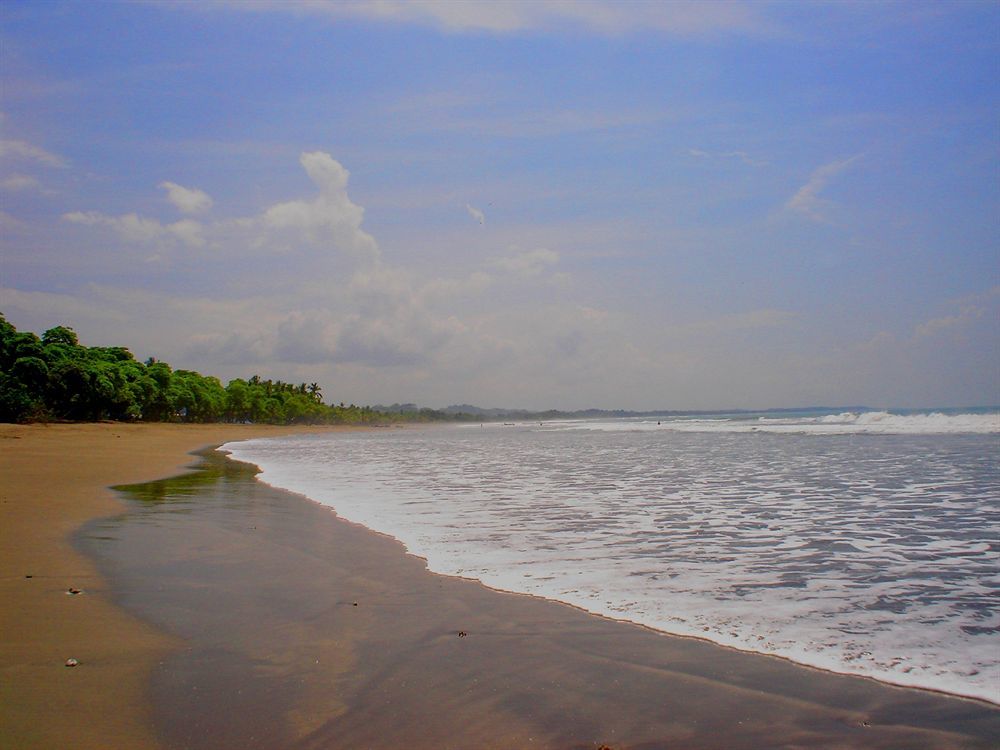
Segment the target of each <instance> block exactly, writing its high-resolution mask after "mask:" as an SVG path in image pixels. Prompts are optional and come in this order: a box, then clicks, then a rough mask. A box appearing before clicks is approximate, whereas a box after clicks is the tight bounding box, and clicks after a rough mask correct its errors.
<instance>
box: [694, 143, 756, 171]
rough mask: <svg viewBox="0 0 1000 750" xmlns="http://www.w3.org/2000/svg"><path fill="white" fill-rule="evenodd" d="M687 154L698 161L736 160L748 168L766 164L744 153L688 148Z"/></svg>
mask: <svg viewBox="0 0 1000 750" xmlns="http://www.w3.org/2000/svg"><path fill="white" fill-rule="evenodd" d="M688 153H689V154H690V155H691V156H694V157H695V158H698V159H713V160H714V159H737V160H739V161H741V162H743V163H744V164H746V165H747V166H748V167H766V166H767V165H768V162H767V161H766V160H764V159H757V158H755V157H753V156H750V154H748V153H747V152H746V151H703V150H702V149H700V148H689V149H688Z"/></svg>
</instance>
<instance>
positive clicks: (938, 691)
mask: <svg viewBox="0 0 1000 750" xmlns="http://www.w3.org/2000/svg"><path fill="white" fill-rule="evenodd" d="M214 450H216V451H218V452H219V453H221V454H223V455H225V456H226V460H228V461H232V462H234V463H241V464H246V465H248V466H252V467H253V468H254V469H255V470H256V471H257V472H260V471H261V467H260V466H258V465H257V464H255V463H254V462H252V461H246V460H242V459H236V458H232V457H230V455H229V452H228V451H226V450H225V448H224V446H223V445H220V446H216V447H215V448H214ZM256 481H258V482H260V483H262V484H264V485H266V486H267V487H270V488H272V489H274V490H276V491H278V492H283V493H287V494H289V495H294V496H296V497H300V498H302V499H304V500H306V501H308V502H310V503H313V504H315V505H317V506H319V507H320V508H323V509H324V510H326V511H328V512H330V513H332V514H333V515H334V517H335V518H337V519H338V520H339V521H341V522H343V523H346V524H349V525H351V526H355V527H357V528H359V529H361V530H363V531H365V532H367V533H369V534H373V535H375V536H379V537H383V538H385V539H388V540H391V541H392V542H394V543H397V544H399V545H400V546H401V547H402V548H403V551H404V553H405V554H406V555H407V556H408V557H412V558H414V559H415V560H419V561H420V562H421V564H422V565H424V567H426V568H427V571H428V572H429V573H431V574H432V575H435V576H440V577H442V578H449V579H453V580H457V581H465V582H468V583H472V584H475V585H478V586H482V587H483V588H485V589H487V590H489V591H493V592H496V593H498V594H504V595H509V596H521V597H526V598H528V599H535V600H538V601H543V602H550V603H553V604H558V605H561V606H564V607H569V608H571V609H574V610H576V611H578V612H580V613H581V614H584V615H587V616H588V617H597V618H600V619H602V620H606V621H607V622H610V623H620V624H623V625H628V626H632V627H637V628H642V629H644V630H647V631H649V632H650V633H653V634H656V635H660V636H665V637H667V638H681V639H689V640H692V641H696V642H699V643H703V644H706V645H710V646H713V647H715V648H721V649H726V650H730V651H734V652H736V653H740V654H746V655H748V656H755V657H762V658H769V659H778V660H780V661H782V662H786V663H788V664H790V665H793V666H795V667H800V668H802V669H810V670H813V671H815V672H817V673H819V674H825V675H836V676H841V677H853V678H858V679H863V680H869V681H871V682H874V683H876V684H878V685H883V686H887V687H893V688H899V689H903V690H916V691H919V692H923V693H928V694H931V695H935V696H941V697H944V698H952V699H956V700H964V701H971V702H973V703H976V704H979V705H982V706H983V707H985V708H989V709H995V710H1000V696H998V698H997V700H995V701H994V700H990V699H989V698H984V697H982V696H978V695H969V694H965V693H958V692H954V691H950V690H946V689H944V688H934V687H928V686H925V685H916V684H907V683H903V682H894V681H892V680H889V679H882V678H880V677H877V676H874V675H872V674H869V673H867V672H849V671H842V670H837V669H833V668H830V667H822V666H818V665H816V664H809V663H808V662H804V661H798V660H796V659H794V658H792V657H790V656H785V655H783V654H776V653H771V652H768V651H755V650H753V649H749V648H740V647H739V646H733V645H731V644H728V643H722V642H720V641H716V640H713V639H712V638H709V637H707V636H703V635H697V634H694V633H678V632H675V631H671V630H665V629H663V628H658V627H656V626H654V625H648V624H646V623H643V622H639V621H637V620H630V619H628V618H627V617H613V616H611V615H607V614H604V613H603V612H597V611H594V610H590V609H587V608H586V607H583V606H580V605H578V604H574V603H573V602H570V601H566V600H563V599H558V598H555V597H551V596H544V595H542V594H532V593H530V592H526V591H516V590H513V589H505V588H501V587H499V586H493V585H491V584H489V583H486V582H484V581H482V580H480V579H478V578H474V577H472V576H465V575H461V574H455V573H443V572H441V571H438V570H434V569H433V568H431V567H430V565H429V561H428V559H427V558H426V557H424V556H423V555H420V554H417V553H415V552H412V551H411V550H410V548H409V547H408V546H407V544H406V542H404V541H403V540H401V539H399V538H398V537H395V536H393V535H392V534H390V533H388V532H385V531H379V530H378V529H373V528H371V527H369V526H366V525H365V524H363V523H360V522H358V521H352V520H351V519H349V518H345V517H343V516H342V515H340V514H339V513H338V512H337V510H336V509H335V508H333V507H332V506H329V505H326V504H324V503H322V502H320V501H319V500H316V499H314V498H312V497H310V496H309V495H307V494H305V493H302V492H297V491H294V490H289V489H286V488H284V487H280V486H278V485H274V484H271V483H269V482H266V481H264V480H263V479H260V478H259V477H257V479H256Z"/></svg>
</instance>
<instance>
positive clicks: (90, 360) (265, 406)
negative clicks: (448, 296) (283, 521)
mask: <svg viewBox="0 0 1000 750" xmlns="http://www.w3.org/2000/svg"><path fill="white" fill-rule="evenodd" d="M462 418H466V419H478V417H473V416H471V415H463V414H455V413H448V414H446V413H444V412H440V411H436V410H433V409H418V408H416V407H413V409H408V410H404V409H400V410H398V411H393V412H386V411H379V410H377V409H374V408H372V407H369V406H356V405H354V404H349V405H345V404H344V403H340V404H326V403H324V402H323V394H322V388H321V387H320V385H319V384H318V383H308V384H307V383H298V384H295V383H284V382H282V381H280V380H270V379H264V378H262V377H261V376H259V375H252V376H251V377H249V378H246V379H243V378H236V379H234V380H230V381H229V383H227V384H226V385H223V384H222V382H221V381H220V380H219V379H218V378H216V377H213V376H211V375H202V374H201V373H198V372H195V371H193V370H175V369H173V368H172V367H171V366H170V365H169V364H167V363H166V362H162V361H159V360H157V359H156V358H154V357H150V358H149V359H147V360H146V361H145V362H141V361H139V360H137V359H136V358H135V357H134V356H133V354H132V352H130V351H129V350H128V349H126V348H125V347H121V346H84V345H83V344H81V343H80V342H79V340H78V338H77V335H76V333H75V332H74V331H73V329H72V328H68V327H66V326H61V325H60V326H56V327H54V328H50V329H48V330H47V331H45V332H44V333H43V334H42V335H41V337H39V336H37V335H36V334H34V333H30V332H23V331H18V330H17V329H16V328H15V327H14V326H13V325H12V324H11V323H10V322H8V321H7V320H6V318H4V317H3V315H0V422H24V421H48V420H70V421H98V420H104V419H110V420H119V421H146V422H238V423H268V424H372V423H379V422H399V421H436V420H456V419H462Z"/></svg>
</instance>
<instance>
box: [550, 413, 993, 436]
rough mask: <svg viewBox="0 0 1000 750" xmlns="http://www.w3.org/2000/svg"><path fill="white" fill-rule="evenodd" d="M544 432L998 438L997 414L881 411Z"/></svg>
mask: <svg viewBox="0 0 1000 750" xmlns="http://www.w3.org/2000/svg"><path fill="white" fill-rule="evenodd" d="M548 429H562V430H572V429H585V430H600V431H609V432H614V431H618V430H654V429H661V430H673V431H677V432H774V433H789V434H801V435H852V434H876V435H956V434H977V435H989V434H1000V414H997V413H995V412H993V413H986V414H944V413H941V412H931V413H926V414H893V413H890V412H885V411H872V412H841V413H839V414H827V415H824V416H816V417H776V416H758V417H735V418H733V417H729V418H726V417H717V418H711V417H709V418H677V417H671V416H665V417H661V418H659V419H657V418H656V417H652V418H649V417H647V418H643V419H635V420H607V421H590V422H588V421H584V420H580V421H566V422H560V423H552V424H550V425H549V427H548Z"/></svg>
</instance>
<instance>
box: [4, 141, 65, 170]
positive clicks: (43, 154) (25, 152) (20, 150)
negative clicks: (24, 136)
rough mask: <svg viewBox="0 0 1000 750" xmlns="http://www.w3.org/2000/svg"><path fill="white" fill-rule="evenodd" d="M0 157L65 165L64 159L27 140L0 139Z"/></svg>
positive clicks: (53, 165) (48, 164)
mask: <svg viewBox="0 0 1000 750" xmlns="http://www.w3.org/2000/svg"><path fill="white" fill-rule="evenodd" d="M0 157H8V158H15V159H30V160H33V161H37V162H39V163H41V164H44V165H45V166H47V167H66V166H68V164H67V162H66V160H65V159H63V158H62V157H61V156H59V155H57V154H53V153H52V152H51V151H46V150H45V149H44V148H42V147H41V146H35V145H34V144H32V143H28V142H27V141H17V140H9V139H8V140H0Z"/></svg>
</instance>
